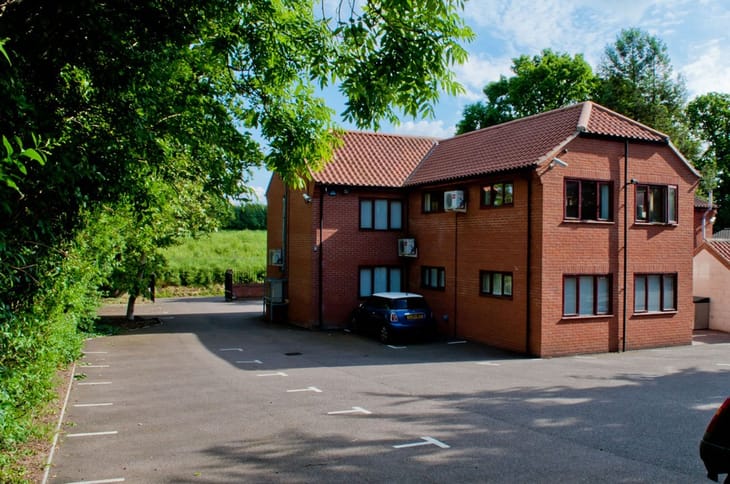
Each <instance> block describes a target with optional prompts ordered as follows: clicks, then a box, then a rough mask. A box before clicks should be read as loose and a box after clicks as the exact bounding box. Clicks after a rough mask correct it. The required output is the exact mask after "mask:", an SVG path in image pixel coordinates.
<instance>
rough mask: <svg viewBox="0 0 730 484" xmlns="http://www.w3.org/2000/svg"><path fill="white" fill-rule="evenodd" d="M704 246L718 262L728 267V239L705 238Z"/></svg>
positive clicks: (729, 244)
mask: <svg viewBox="0 0 730 484" xmlns="http://www.w3.org/2000/svg"><path fill="white" fill-rule="evenodd" d="M705 247H706V248H707V250H708V251H709V252H710V253H711V254H713V255H714V256H715V257H716V258H717V259H718V260H719V261H720V262H722V263H723V264H724V265H725V266H726V267H728V268H729V269H730V240H718V239H712V240H707V241H705Z"/></svg>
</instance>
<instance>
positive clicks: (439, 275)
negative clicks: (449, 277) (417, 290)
mask: <svg viewBox="0 0 730 484" xmlns="http://www.w3.org/2000/svg"><path fill="white" fill-rule="evenodd" d="M421 287H425V288H428V289H444V288H445V287H446V269H444V268H443V267H429V266H423V267H421Z"/></svg>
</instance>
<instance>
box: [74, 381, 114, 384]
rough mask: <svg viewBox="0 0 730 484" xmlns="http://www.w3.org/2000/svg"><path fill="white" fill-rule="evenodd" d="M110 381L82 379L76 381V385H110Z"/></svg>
mask: <svg viewBox="0 0 730 484" xmlns="http://www.w3.org/2000/svg"><path fill="white" fill-rule="evenodd" d="M111 384H112V382H110V381H82V382H79V383H77V385H111Z"/></svg>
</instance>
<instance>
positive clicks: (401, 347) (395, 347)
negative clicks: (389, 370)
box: [388, 345, 408, 350]
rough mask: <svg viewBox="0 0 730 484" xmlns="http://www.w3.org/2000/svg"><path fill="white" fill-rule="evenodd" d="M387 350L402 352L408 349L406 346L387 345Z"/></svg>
mask: <svg viewBox="0 0 730 484" xmlns="http://www.w3.org/2000/svg"><path fill="white" fill-rule="evenodd" d="M388 348H390V349H393V350H404V349H406V348H408V347H407V346H394V345H388Z"/></svg>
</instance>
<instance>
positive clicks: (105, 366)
mask: <svg viewBox="0 0 730 484" xmlns="http://www.w3.org/2000/svg"><path fill="white" fill-rule="evenodd" d="M81 368H109V365H81Z"/></svg>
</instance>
